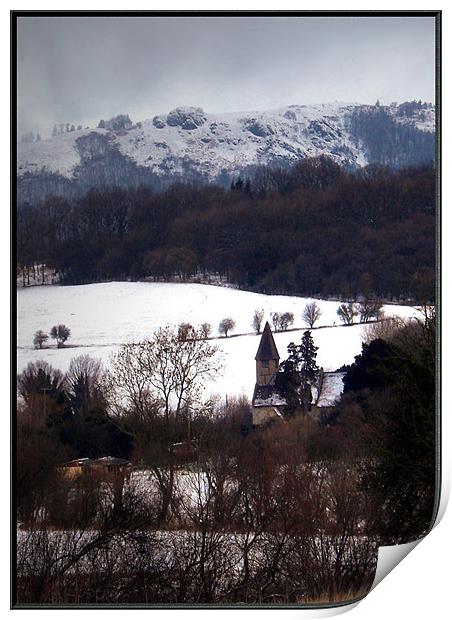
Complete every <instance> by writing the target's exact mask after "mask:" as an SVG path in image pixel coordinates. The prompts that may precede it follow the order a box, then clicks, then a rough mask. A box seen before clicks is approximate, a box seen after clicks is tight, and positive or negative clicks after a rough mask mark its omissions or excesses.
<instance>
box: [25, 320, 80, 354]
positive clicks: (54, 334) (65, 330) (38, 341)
mask: <svg viewBox="0 0 452 620" xmlns="http://www.w3.org/2000/svg"><path fill="white" fill-rule="evenodd" d="M70 335H71V330H70V329H69V327H67V326H66V325H63V324H60V325H54V326H53V327H52V329H51V330H50V337H51V338H52V339H53V340H55V341H56V343H57V347H58V348H59V349H61V347H63V346H64V343H65V342H66V341H67V340H68V338H69V336H70ZM48 339H49V334H46V333H45V332H43V331H42V329H38V331H37V332H35V335H34V336H33V344H34V346H35V348H36V349H42V348H43V346H44V345H45V343H46V342H47V340H48Z"/></svg>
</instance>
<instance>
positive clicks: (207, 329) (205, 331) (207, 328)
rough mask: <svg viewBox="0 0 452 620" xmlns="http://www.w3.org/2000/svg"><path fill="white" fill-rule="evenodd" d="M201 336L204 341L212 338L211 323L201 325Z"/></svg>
mask: <svg viewBox="0 0 452 620" xmlns="http://www.w3.org/2000/svg"><path fill="white" fill-rule="evenodd" d="M200 329H201V335H202V337H203V338H204V340H207V338H209V337H210V334H211V333H212V325H211V324H210V323H201V328H200Z"/></svg>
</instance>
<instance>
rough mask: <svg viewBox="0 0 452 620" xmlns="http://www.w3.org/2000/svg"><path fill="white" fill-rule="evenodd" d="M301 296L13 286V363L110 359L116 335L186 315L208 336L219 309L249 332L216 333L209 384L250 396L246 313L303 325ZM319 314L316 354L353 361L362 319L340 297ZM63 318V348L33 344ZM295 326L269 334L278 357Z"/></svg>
mask: <svg viewBox="0 0 452 620" xmlns="http://www.w3.org/2000/svg"><path fill="white" fill-rule="evenodd" d="M308 301H310V300H309V299H307V298H302V297H288V296H282V295H260V294H258V293H250V292H247V291H238V290H234V289H230V288H221V287H217V286H208V285H203V284H174V283H147V282H109V283H103V284H87V285H84V286H65V287H60V286H40V287H37V286H35V287H30V288H25V289H18V291H17V314H18V316H17V320H18V334H17V370H18V371H19V372H20V371H21V370H22V369H23V368H24V367H25V366H26V365H27V364H28V362H33V361H36V360H39V359H43V360H46V361H47V362H48V363H50V364H52V366H54V367H56V368H60V369H61V370H63V371H65V370H67V368H68V366H69V363H70V360H71V358H73V357H76V356H78V355H87V354H88V355H91V356H92V357H96V358H101V359H102V361H103V362H104V364H105V365H108V360H109V356H110V355H111V354H112V353H113V352H115V351H117V350H118V348H119V346H120V345H121V344H122V343H125V342H128V341H132V340H135V341H137V340H140V339H143V338H145V337H150V336H151V335H152V333H153V331H154V330H155V329H157V328H158V327H160V326H163V325H167V324H169V325H177V324H179V323H181V322H189V323H192V324H193V325H198V324H200V323H202V322H208V323H210V324H211V325H212V336H214V337H216V336H218V331H217V327H218V323H219V322H220V320H221V319H223V318H225V317H231V318H233V319H234V320H235V321H236V328H235V330H234V331H232V332H231V336H233V335H234V334H239V333H244V334H249V335H244V336H237V337H230V338H227V339H226V338H218V339H215V340H213V341H212V342H213V343H215V344H217V345H218V346H219V347H220V349H221V351H222V356H223V363H224V371H223V374H222V376H220V377H219V378H218V379H217V380H216V381H215V382H212V383H211V384H209V385H208V386H207V391H208V392H209V393H214V394H218V395H219V396H221V397H222V398H224V397H225V396H226V395H230V396H232V395H239V394H242V393H243V394H245V395H247V396H248V397H250V398H251V396H252V392H253V388H254V382H255V361H254V357H255V355H256V351H257V347H258V345H259V338H260V336H256V335H252V334H250V332H252V328H251V321H252V317H253V313H254V311H255V310H257V309H259V310H260V309H263V310H264V312H265V319H264V320H269V321H270V318H271V313H272V312H293V314H294V317H295V322H294V325H293V326H292V327H294V328H300V329H304V328H305V327H306V326H305V325H304V324H303V321H302V319H301V314H302V311H303V309H304V307H305V305H306V303H307V302H308ZM317 303H318V305H319V306H320V308H321V310H322V316H321V317H320V320H319V321H318V326H319V327H322V326H329V327H325V328H322V329H314V330H313V331H312V334H313V338H314V342H315V344H316V345H317V346H318V347H319V350H318V355H317V361H318V363H319V365H320V366H323V368H324V369H325V370H335V369H336V368H338V367H340V366H342V365H343V364H349V363H351V362H353V359H354V356H355V355H358V354H359V353H360V352H361V334H362V331H363V326H362V325H355V326H351V327H342V326H340V324H339V320H338V317H337V315H336V310H337V307H338V305H339V304H338V302H335V301H318V300H317ZM384 311H385V314H386V316H392V315H396V316H399V317H406V318H407V317H411V316H416V315H418V316H419V313H418V312H417V311H416V310H415V309H414V308H412V307H410V306H396V305H388V306H385V308H384ZM60 323H63V324H65V325H67V326H68V327H69V328H70V330H71V337H70V339H69V341H68V343H67V345H68V346H67V347H66V348H64V349H57V348H56V346H55V345H54V344H53V342H52V341H49V343H50V344H49V343H48V346H49V348H47V349H42V350H36V349H34V347H33V335H34V333H35V332H36V331H37V330H38V329H42V330H43V331H45V332H46V333H49V332H50V329H51V327H52V326H53V325H56V324H60ZM301 335H302V332H301V331H290V332H285V333H277V334H275V342H276V346H277V347H278V351H279V354H280V357H281V359H284V358H285V357H286V348H287V345H288V344H289V343H290V342H296V343H298V342H299V341H300V339H301Z"/></svg>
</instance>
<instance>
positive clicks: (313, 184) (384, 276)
mask: <svg viewBox="0 0 452 620" xmlns="http://www.w3.org/2000/svg"><path fill="white" fill-rule="evenodd" d="M358 120H359V119H357V121H356V122H358ZM17 233H18V246H17V252H18V255H17V258H18V269H19V272H18V273H19V274H21V275H22V278H23V282H24V284H26V283H27V274H29V273H30V270H32V269H35V268H36V266H37V265H42V264H46V265H47V266H48V267H49V268H51V269H53V270H54V271H55V272H56V273H57V274H58V276H59V280H60V282H62V283H63V284H84V283H89V282H97V281H106V280H126V279H132V280H140V279H145V278H151V279H155V280H159V279H162V280H163V279H168V278H171V277H174V276H177V277H179V278H182V279H187V278H196V277H202V275H203V274H206V273H210V274H212V273H216V274H220V275H222V276H223V277H224V278H226V279H227V280H228V281H229V282H231V283H233V284H235V285H237V286H239V287H242V288H246V289H248V290H253V291H258V292H265V293H286V294H291V295H310V296H319V297H323V298H329V297H330V298H331V297H332V298H341V299H356V298H357V297H358V296H359V295H363V296H365V297H378V298H381V299H387V300H400V301H418V302H426V301H428V302H434V290H435V267H436V265H435V250H434V248H435V170H434V168H433V167H432V165H422V166H421V167H417V168H402V169H399V170H393V169H390V168H384V167H381V166H377V165H373V166H368V167H367V168H364V169H361V170H359V171H346V170H344V169H341V168H340V167H339V166H338V165H336V164H335V163H334V162H332V161H331V160H330V159H328V158H326V157H320V158H315V159H306V160H303V161H301V162H300V163H299V164H297V165H296V166H295V167H293V168H292V169H290V170H282V169H273V168H268V167H262V168H260V169H258V170H257V171H256V172H255V174H254V175H253V176H252V177H251V178H246V179H242V178H240V177H239V178H237V179H235V180H234V181H233V182H232V184H231V187H230V188H229V189H225V188H222V187H219V186H215V185H193V184H177V185H174V186H172V187H171V188H170V189H168V190H166V191H163V192H160V193H153V192H152V190H150V189H149V188H146V187H144V186H142V187H138V188H130V189H121V188H118V187H110V188H104V189H97V190H91V191H89V192H88V193H87V194H86V195H84V196H83V197H81V198H74V199H73V200H71V199H68V198H63V197H52V198H48V199H46V200H45V201H44V202H41V203H33V204H31V203H22V204H20V205H19V208H18V216H17Z"/></svg>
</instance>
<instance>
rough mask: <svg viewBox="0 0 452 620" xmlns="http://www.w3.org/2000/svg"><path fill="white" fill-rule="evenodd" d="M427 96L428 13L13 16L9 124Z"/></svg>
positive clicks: (430, 62) (38, 125)
mask: <svg viewBox="0 0 452 620" xmlns="http://www.w3.org/2000/svg"><path fill="white" fill-rule="evenodd" d="M413 98H415V99H422V100H428V101H433V98H434V19H433V18H428V17H422V18H418V17H406V18H395V17H389V18H376V17H360V18H349V17H340V18H333V17H321V18H314V17H289V18H285V17H271V18H268V17H253V18H245V17H228V18H224V17H217V18H210V17H209V18H207V17H187V18H182V17H178V16H174V17H167V18H163V17H150V16H143V17H140V18H131V17H124V18H108V17H102V18H94V17H83V18H74V17H58V18H48V17H33V18H30V17H27V18H26V17H21V18H19V20H18V123H19V132H22V131H29V130H33V131H41V132H43V133H48V132H49V131H50V128H51V126H52V125H53V123H55V122H57V123H59V122H66V121H67V122H70V123H75V124H78V123H81V124H83V125H86V124H89V125H94V124H97V121H98V120H99V118H101V117H103V118H108V117H110V116H112V115H113V114H117V113H120V112H124V113H129V114H130V116H131V117H132V118H133V119H135V120H140V119H143V118H149V117H151V116H153V115H154V114H157V113H160V112H167V111H168V110H170V109H172V108H174V107H176V106H178V105H195V106H200V107H203V108H204V109H205V110H207V111H209V112H224V111H234V110H252V109H269V108H274V107H279V106H283V105H289V104H292V103H298V104H303V103H316V102H319V103H320V102H327V101H333V100H340V101H357V102H363V103H374V102H375V101H376V99H380V101H382V102H390V101H403V100H407V99H413Z"/></svg>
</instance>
